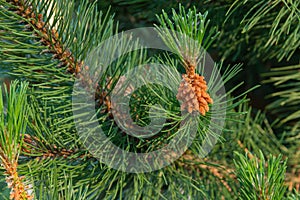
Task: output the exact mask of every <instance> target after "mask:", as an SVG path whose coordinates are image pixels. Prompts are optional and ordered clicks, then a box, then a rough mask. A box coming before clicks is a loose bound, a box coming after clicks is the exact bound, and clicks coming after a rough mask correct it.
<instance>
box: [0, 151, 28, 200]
mask: <svg viewBox="0 0 300 200" xmlns="http://www.w3.org/2000/svg"><path fill="white" fill-rule="evenodd" d="M0 160H1V162H2V164H1V165H2V166H3V168H4V169H5V174H6V176H7V177H6V183H7V185H8V187H9V188H10V189H11V192H10V199H15V200H31V199H33V196H32V195H30V194H28V193H27V191H26V189H28V187H26V186H25V185H24V183H23V180H24V179H25V177H23V176H22V177H20V176H19V174H18V171H17V167H18V160H17V158H16V159H14V160H10V159H8V157H7V156H6V155H5V153H4V151H3V150H2V147H0Z"/></svg>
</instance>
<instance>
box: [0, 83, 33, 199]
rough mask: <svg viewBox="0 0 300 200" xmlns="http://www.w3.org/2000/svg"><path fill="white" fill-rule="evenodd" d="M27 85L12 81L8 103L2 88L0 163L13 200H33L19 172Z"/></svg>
mask: <svg viewBox="0 0 300 200" xmlns="http://www.w3.org/2000/svg"><path fill="white" fill-rule="evenodd" d="M27 88H28V83H23V82H22V83H19V82H18V81H15V82H13V83H12V84H11V85H10V88H9V89H7V87H6V86H5V87H4V96H5V101H3V97H2V89H1V87H0V94H1V95H0V161H1V166H2V167H3V168H4V170H5V173H4V174H5V175H6V182H7V184H8V187H9V188H10V189H11V192H10V199H16V200H27V199H32V198H33V196H31V195H30V194H29V193H28V192H27V189H28V187H27V186H26V184H25V182H26V180H25V179H26V178H28V177H22V176H20V175H19V173H18V165H19V164H18V161H19V157H20V154H21V146H22V143H23V138H24V133H25V131H26V128H27V117H28V112H29V106H28V99H27V94H26V92H27Z"/></svg>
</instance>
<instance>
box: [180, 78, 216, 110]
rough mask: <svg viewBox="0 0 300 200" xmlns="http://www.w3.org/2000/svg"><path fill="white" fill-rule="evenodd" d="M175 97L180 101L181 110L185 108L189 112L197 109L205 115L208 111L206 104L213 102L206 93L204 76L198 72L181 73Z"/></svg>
mask: <svg viewBox="0 0 300 200" xmlns="http://www.w3.org/2000/svg"><path fill="white" fill-rule="evenodd" d="M176 97H177V99H178V100H180V101H182V104H181V110H185V109H187V110H188V112H189V113H192V112H193V111H199V112H200V113H201V114H202V115H205V114H206V112H208V111H209V106H208V104H212V103H213V100H212V99H211V97H210V96H209V94H208V93H207V84H206V81H205V80H204V77H203V76H200V75H198V74H189V75H187V74H184V75H182V81H181V83H180V86H179V88H178V93H177V96H176Z"/></svg>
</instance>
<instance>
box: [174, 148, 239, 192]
mask: <svg viewBox="0 0 300 200" xmlns="http://www.w3.org/2000/svg"><path fill="white" fill-rule="evenodd" d="M205 161H206V162H207V160H205ZM179 164H180V165H183V166H185V167H186V168H189V167H191V165H193V166H194V167H196V168H198V169H200V170H206V171H209V172H210V173H211V174H212V175H213V176H214V177H217V178H218V179H219V180H220V182H221V183H222V184H223V185H224V187H225V188H226V189H227V190H228V191H229V192H232V188H231V187H230V185H229V183H228V182H227V181H226V177H230V178H231V179H232V180H237V178H236V176H235V174H234V169H230V168H228V167H224V166H221V165H220V164H218V163H212V162H210V164H211V165H210V164H206V163H205V162H204V160H201V159H200V158H198V157H196V156H194V155H193V154H192V153H191V152H189V151H188V152H187V153H185V154H184V155H183V156H182V157H181V159H180V163H179ZM212 165H218V166H220V167H215V166H212Z"/></svg>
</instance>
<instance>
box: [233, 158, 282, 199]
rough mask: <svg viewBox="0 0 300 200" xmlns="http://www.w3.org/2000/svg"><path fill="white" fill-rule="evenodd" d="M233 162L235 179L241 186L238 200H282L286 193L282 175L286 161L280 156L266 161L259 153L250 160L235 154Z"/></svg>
mask: <svg viewBox="0 0 300 200" xmlns="http://www.w3.org/2000/svg"><path fill="white" fill-rule="evenodd" d="M236 156H237V159H236V160H235V161H234V163H235V166H236V168H237V172H236V174H237V177H238V180H239V182H240V184H241V192H240V197H239V198H240V199H249V200H250V199H282V198H283V196H284V193H285V191H286V187H285V186H284V173H285V170H286V161H284V162H282V161H281V159H282V156H280V155H279V156H278V157H274V156H271V157H270V158H269V159H268V160H266V159H265V158H264V156H263V154H262V152H261V153H260V156H259V158H252V159H249V157H248V156H247V155H246V156H244V155H242V154H239V153H236Z"/></svg>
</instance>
